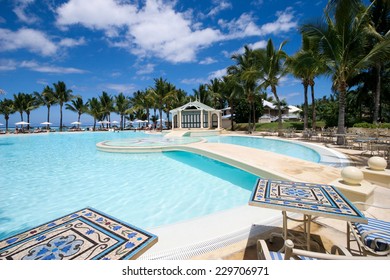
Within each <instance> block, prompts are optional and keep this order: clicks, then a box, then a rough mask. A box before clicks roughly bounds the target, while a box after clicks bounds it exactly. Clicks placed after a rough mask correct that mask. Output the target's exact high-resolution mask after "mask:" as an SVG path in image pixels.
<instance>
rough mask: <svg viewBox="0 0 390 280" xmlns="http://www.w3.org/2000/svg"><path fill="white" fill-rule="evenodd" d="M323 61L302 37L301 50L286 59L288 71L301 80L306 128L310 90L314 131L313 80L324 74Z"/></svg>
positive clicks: (306, 125) (305, 125) (307, 40)
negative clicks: (309, 90)
mask: <svg viewBox="0 0 390 280" xmlns="http://www.w3.org/2000/svg"><path fill="white" fill-rule="evenodd" d="M324 65H325V61H324V60H323V59H322V58H321V56H319V53H318V48H316V46H315V45H314V44H313V42H311V41H310V40H309V38H307V37H305V36H303V37H302V48H301V50H300V51H299V52H297V53H296V54H295V55H294V56H293V57H290V58H289V59H288V67H289V71H290V72H291V73H292V74H293V75H294V76H295V77H297V78H299V79H301V81H302V85H303V88H304V106H303V127H304V129H307V128H308V115H307V114H308V97H307V93H308V87H309V86H310V88H311V100H312V114H313V115H312V128H313V129H316V110H315V97H314V85H315V82H314V79H315V77H316V76H318V75H319V74H322V73H325V70H326V68H325V67H324Z"/></svg>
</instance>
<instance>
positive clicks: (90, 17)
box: [57, 0, 136, 34]
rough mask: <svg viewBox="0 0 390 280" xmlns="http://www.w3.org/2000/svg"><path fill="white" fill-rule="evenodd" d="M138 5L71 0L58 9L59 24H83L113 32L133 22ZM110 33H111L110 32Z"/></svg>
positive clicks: (106, 0) (95, 0) (110, 1)
mask: <svg viewBox="0 0 390 280" xmlns="http://www.w3.org/2000/svg"><path fill="white" fill-rule="evenodd" d="M135 12H136V7H134V6H131V5H128V4H120V3H118V2H117V1H114V0H94V1H93V3H92V2H90V1H85V0H70V1H68V2H67V3H65V4H63V5H61V6H60V7H59V8H58V9H57V15H58V17H57V24H58V25H59V26H62V27H65V26H68V25H72V24H81V25H83V26H85V27H88V28H91V29H102V30H106V31H108V32H113V30H116V29H118V28H120V27H121V26H123V25H128V24H130V23H131V22H132V18H133V17H134V16H135ZM108 34H109V33H108Z"/></svg>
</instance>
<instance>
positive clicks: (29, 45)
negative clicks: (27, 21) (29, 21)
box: [0, 28, 57, 56]
mask: <svg viewBox="0 0 390 280" xmlns="http://www.w3.org/2000/svg"><path fill="white" fill-rule="evenodd" d="M23 48H26V49H28V50H30V51H31V52H33V53H38V54H40V55H43V56H50V55H54V54H55V53H56V52H57V46H56V45H55V44H54V43H53V42H52V41H51V40H50V39H49V38H48V37H47V36H46V34H44V33H43V32H41V31H37V30H34V29H29V28H21V29H19V30H18V31H15V32H13V31H11V30H8V29H0V51H13V50H18V49H23Z"/></svg>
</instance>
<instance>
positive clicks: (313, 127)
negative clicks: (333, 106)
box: [310, 81, 317, 130]
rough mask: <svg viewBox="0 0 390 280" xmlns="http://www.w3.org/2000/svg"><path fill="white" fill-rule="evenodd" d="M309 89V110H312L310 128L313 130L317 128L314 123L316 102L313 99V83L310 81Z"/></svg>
mask: <svg viewBox="0 0 390 280" xmlns="http://www.w3.org/2000/svg"><path fill="white" fill-rule="evenodd" d="M310 89H311V110H312V114H313V115H312V123H311V128H312V129H313V130H315V129H316V128H317V123H316V118H317V114H316V101H315V98H314V81H311V83H310Z"/></svg>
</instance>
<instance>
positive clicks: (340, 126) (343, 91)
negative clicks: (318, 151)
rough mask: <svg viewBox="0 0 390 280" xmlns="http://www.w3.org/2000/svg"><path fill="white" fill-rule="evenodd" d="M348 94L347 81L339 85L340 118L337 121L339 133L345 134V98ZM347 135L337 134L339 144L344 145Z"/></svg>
mask: <svg viewBox="0 0 390 280" xmlns="http://www.w3.org/2000/svg"><path fill="white" fill-rule="evenodd" d="M346 94H347V88H346V83H345V82H344V83H343V82H341V85H340V86H339V118H338V122H337V134H345V99H346ZM344 140H345V137H343V136H337V145H344Z"/></svg>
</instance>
